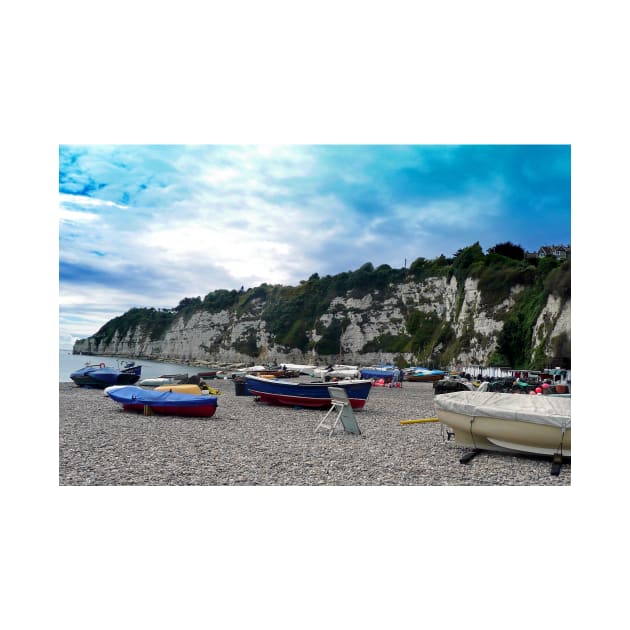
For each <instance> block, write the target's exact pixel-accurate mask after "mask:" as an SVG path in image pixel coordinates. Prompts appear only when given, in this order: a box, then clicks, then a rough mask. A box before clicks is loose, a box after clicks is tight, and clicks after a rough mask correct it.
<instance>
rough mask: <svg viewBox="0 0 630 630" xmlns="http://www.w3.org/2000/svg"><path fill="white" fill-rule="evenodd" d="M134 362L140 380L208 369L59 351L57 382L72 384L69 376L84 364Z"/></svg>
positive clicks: (65, 350)
mask: <svg viewBox="0 0 630 630" xmlns="http://www.w3.org/2000/svg"><path fill="white" fill-rule="evenodd" d="M130 361H134V362H135V364H136V365H141V366H142V373H141V375H140V380H142V379H144V378H158V377H159V376H162V374H188V375H189V376H192V375H193V374H197V373H198V372H207V371H208V370H209V369H210V368H207V367H193V366H190V365H182V364H181V363H162V362H161V361H144V360H142V359H131V358H125V357H98V356H93V355H86V354H72V350H67V349H60V350H59V382H60V383H66V382H72V379H71V378H70V374H71V373H72V372H75V371H76V370H80V369H81V368H82V367H85V364H86V363H89V364H90V365H98V364H99V363H104V364H105V365H106V366H107V367H113V368H116V369H118V367H123V365H124V363H126V362H130Z"/></svg>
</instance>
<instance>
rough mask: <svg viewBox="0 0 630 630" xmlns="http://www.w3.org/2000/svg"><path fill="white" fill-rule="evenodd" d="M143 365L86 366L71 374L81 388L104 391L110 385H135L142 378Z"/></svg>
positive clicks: (71, 377)
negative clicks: (95, 388)
mask: <svg viewBox="0 0 630 630" xmlns="http://www.w3.org/2000/svg"><path fill="white" fill-rule="evenodd" d="M141 372H142V366H141V365H135V363H133V362H131V363H125V364H123V366H122V367H118V368H115V367H109V366H107V365H105V364H104V363H99V364H97V365H89V364H88V365H86V366H85V367H82V368H80V369H79V370H76V371H74V372H72V374H70V379H71V380H72V381H74V383H75V384H76V385H78V386H79V387H97V388H101V389H104V388H105V387H109V386H110V385H133V384H134V383H136V382H137V381H138V379H139V378H140V374H141Z"/></svg>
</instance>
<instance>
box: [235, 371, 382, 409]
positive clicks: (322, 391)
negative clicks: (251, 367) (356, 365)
mask: <svg viewBox="0 0 630 630" xmlns="http://www.w3.org/2000/svg"><path fill="white" fill-rule="evenodd" d="M246 382H247V390H248V392H249V394H250V395H252V396H256V397H258V398H259V399H260V400H261V401H262V402H266V403H269V404H272V405H285V406H290V407H311V408H323V407H330V405H331V404H332V403H331V399H330V394H329V392H328V388H329V387H340V388H342V389H344V390H345V392H346V395H347V396H348V400H349V401H350V406H351V407H352V408H353V409H362V408H363V407H364V406H365V403H366V401H367V398H368V395H369V393H370V389H371V387H372V382H371V381H369V380H353V381H345V382H344V381H338V382H335V383H295V382H288V381H282V380H267V379H264V378H259V377H256V376H247V377H246Z"/></svg>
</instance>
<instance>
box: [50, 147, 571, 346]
mask: <svg viewBox="0 0 630 630" xmlns="http://www.w3.org/2000/svg"><path fill="white" fill-rule="evenodd" d="M570 240H571V149H570V146H568V145H463V146H455V145H347V144H346V145H298V144H293V145H137V144H134V145H99V144H92V145H61V146H60V147H59V294H60V345H61V347H71V345H72V343H73V341H74V340H75V339H77V338H82V337H86V336H89V335H91V334H93V333H95V332H96V331H97V330H98V328H100V326H102V325H103V324H104V323H106V322H107V321H108V320H109V319H111V318H112V317H115V316H117V315H120V314H122V313H123V312H125V311H126V310H128V309H129V308H131V307H135V306H140V307H142V306H147V307H149V306H153V307H160V308H169V307H174V306H176V305H177V304H178V303H179V301H180V300H181V299H182V298H184V297H194V296H201V297H203V296H204V295H206V294H207V293H208V292H210V291H212V290H215V289H238V288H240V287H241V286H244V287H245V288H249V287H253V286H257V285H259V284H261V283H263V282H267V283H270V284H297V283H299V281H300V280H303V279H307V278H308V277H309V276H310V275H311V274H313V273H315V272H317V273H319V274H320V275H325V274H335V273H339V272H342V271H348V270H353V269H357V268H358V267H360V266H361V265H362V264H364V263H365V262H371V263H373V264H374V265H375V266H378V265H380V264H384V263H386V264H389V265H391V266H392V267H402V266H403V265H404V264H405V260H406V262H407V264H410V263H411V262H412V261H413V260H415V259H416V258H417V257H419V256H423V257H425V258H434V257H436V256H439V255H440V254H445V255H446V256H451V255H453V254H454V253H455V252H456V251H457V250H458V249H459V248H461V247H465V246H467V245H470V244H472V243H474V242H475V241H479V243H480V244H481V246H482V247H483V248H484V249H487V248H488V247H491V246H493V245H495V244H497V243H502V242H505V241H511V242H513V243H516V244H519V245H521V246H522V247H524V248H525V249H527V250H535V249H538V247H540V246H541V245H545V244H568V243H570Z"/></svg>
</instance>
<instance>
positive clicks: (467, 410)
mask: <svg viewBox="0 0 630 630" xmlns="http://www.w3.org/2000/svg"><path fill="white" fill-rule="evenodd" d="M434 402H435V408H436V409H437V411H438V417H439V412H440V410H444V411H450V412H452V413H458V414H460V415H464V416H470V417H473V416H474V417H480V416H484V417H486V418H498V419H503V420H518V421H520V422H533V423H535V424H545V425H549V426H552V427H558V428H562V427H565V428H569V427H570V426H571V399H570V398H562V397H560V396H545V395H542V396H530V395H527V394H502V393H498V392H477V391H475V392H453V393H451V394H440V395H439V396H436V397H435V399H434Z"/></svg>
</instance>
